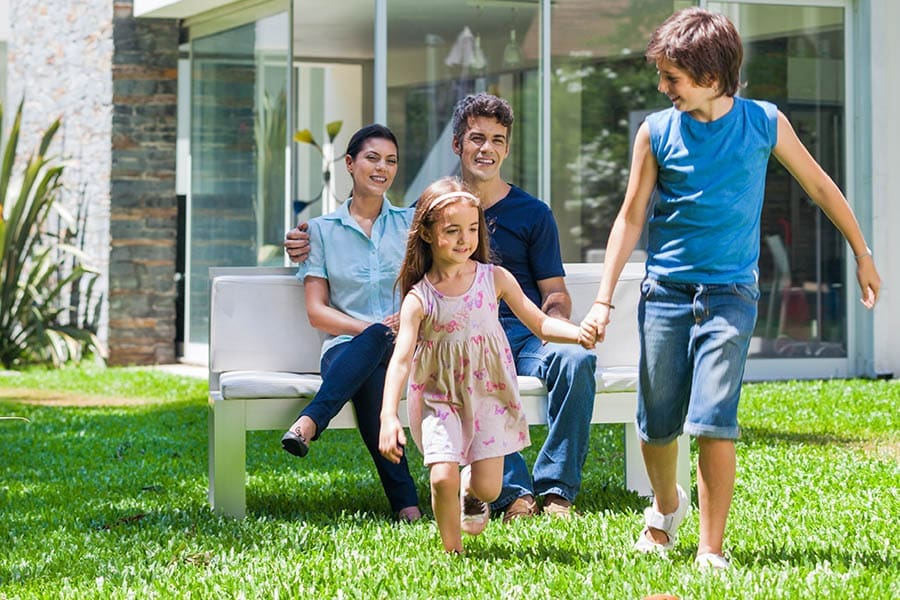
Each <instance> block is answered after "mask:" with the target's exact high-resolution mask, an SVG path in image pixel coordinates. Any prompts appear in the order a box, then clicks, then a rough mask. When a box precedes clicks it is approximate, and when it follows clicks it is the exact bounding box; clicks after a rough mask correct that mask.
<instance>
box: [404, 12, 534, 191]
mask: <svg viewBox="0 0 900 600" xmlns="http://www.w3.org/2000/svg"><path fill="white" fill-rule="evenodd" d="M421 4H422V3H421V2H419V0H397V1H393V0H392V1H391V2H389V3H388V123H387V124H388V126H389V127H391V129H392V130H393V131H394V133H395V134H396V135H397V139H398V141H399V142H400V170H399V173H398V175H397V179H396V180H395V183H394V186H393V188H392V199H393V200H394V201H395V202H397V203H400V204H408V203H409V202H412V201H413V200H415V199H416V198H417V197H418V195H419V194H420V193H421V192H422V190H423V189H425V187H426V186H427V185H428V184H429V183H431V182H432V181H434V180H435V179H437V178H438V177H441V176H444V175H449V174H458V172H459V159H458V157H457V156H456V155H455V154H453V152H452V149H451V140H452V131H451V124H450V123H451V120H450V118H451V116H452V112H453V107H454V105H455V104H456V102H457V101H458V100H460V99H461V98H463V97H464V96H465V95H466V94H470V93H475V92H483V91H484V92H490V93H492V94H496V95H497V96H500V97H502V98H505V99H507V100H508V101H509V102H510V103H511V104H512V107H513V110H514V111H515V115H516V122H515V124H514V125H513V130H512V137H511V145H510V156H509V158H508V159H507V160H506V161H505V162H504V164H503V171H502V175H503V177H504V178H505V179H506V180H507V181H509V182H511V183H514V184H516V185H518V186H520V187H522V188H524V189H525V190H527V191H529V192H531V193H534V194H537V193H538V187H537V186H538V179H537V178H538V131H539V120H538V99H539V92H540V90H539V82H538V59H539V47H540V43H539V42H540V11H539V4H538V3H537V2H484V3H480V2H452V3H451V2H429V3H428V10H427V11H423V10H422V7H421Z"/></svg>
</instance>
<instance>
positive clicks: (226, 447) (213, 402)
mask: <svg viewBox="0 0 900 600" xmlns="http://www.w3.org/2000/svg"><path fill="white" fill-rule="evenodd" d="M216 396H218V395H216ZM244 404H245V403H244V402H242V401H240V400H229V401H227V402H225V401H223V400H222V399H221V398H220V397H219V398H213V397H211V398H210V401H209V504H210V506H212V509H213V510H214V511H215V512H217V513H219V514H223V515H226V516H229V517H237V518H241V519H242V518H243V517H244V513H245V511H246V508H247V496H246V489H245V484H246V475H247V429H246V425H247V424H246V418H245V415H246V412H245V406H244Z"/></svg>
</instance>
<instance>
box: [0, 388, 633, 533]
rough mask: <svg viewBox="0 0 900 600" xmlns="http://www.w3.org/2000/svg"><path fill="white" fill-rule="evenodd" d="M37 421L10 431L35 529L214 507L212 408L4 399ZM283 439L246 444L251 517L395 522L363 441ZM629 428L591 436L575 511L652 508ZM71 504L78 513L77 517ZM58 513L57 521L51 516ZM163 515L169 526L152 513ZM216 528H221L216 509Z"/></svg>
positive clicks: (276, 435)
mask: <svg viewBox="0 0 900 600" xmlns="http://www.w3.org/2000/svg"><path fill="white" fill-rule="evenodd" d="M0 410H3V411H5V412H7V413H15V414H21V415H22V416H25V417H28V418H29V419H30V420H31V422H30V423H19V424H15V425H12V426H4V427H0V447H2V448H3V449H4V452H3V454H4V456H3V462H4V463H5V465H6V467H7V473H6V480H7V482H8V483H12V482H15V488H16V490H17V491H14V492H11V494H10V495H9V499H10V500H11V501H12V502H13V503H16V502H20V501H21V502H27V503H29V504H31V505H33V506H36V507H40V508H36V512H35V513H34V514H32V515H31V516H28V515H26V514H22V515H21V517H22V518H23V519H25V520H28V519H36V520H37V521H42V520H44V519H45V518H46V515H47V514H51V515H52V520H53V521H54V522H57V523H72V522H73V521H75V522H78V523H80V525H81V526H85V525H86V526H87V527H89V528H97V529H108V530H115V531H127V530H129V529H132V528H133V527H134V526H136V525H140V526H142V527H143V526H147V525H149V524H150V523H156V522H157V521H158V519H161V521H160V522H161V523H166V522H167V520H166V519H165V518H164V516H163V515H165V514H166V513H168V512H171V513H175V512H179V511H187V512H189V513H191V514H195V515H196V513H197V512H198V511H199V512H200V513H201V514H202V510H203V509H204V508H206V507H207V496H206V493H207V486H208V479H207V477H208V468H207V460H208V455H207V433H208V423H207V408H206V406H205V405H203V404H199V403H196V402H192V401H184V402H177V403H171V404H164V405H158V404H157V405H145V406H139V407H137V406H130V407H86V408H76V407H48V406H35V405H26V404H20V403H14V402H0ZM280 435H281V432H278V431H259V432H256V431H254V432H250V433H249V434H248V436H247V474H248V483H247V509H248V510H247V512H248V516H250V517H251V518H252V517H264V518H274V519H278V520H286V521H291V520H303V521H309V522H311V523H316V524H325V523H328V522H330V521H333V520H335V519H337V518H339V517H341V516H342V515H347V514H365V515H368V516H370V517H371V518H375V519H377V518H383V519H385V520H388V521H389V520H392V518H393V515H392V514H391V511H390V508H389V505H388V502H387V499H386V497H385V495H384V492H383V490H382V488H381V484H380V481H379V480H378V477H377V475H376V472H375V468H374V465H373V464H372V460H371V457H370V456H369V454H368V452H367V451H366V449H365V447H364V446H363V443H362V441H361V440H360V438H359V434H358V432H356V431H354V430H334V431H329V432H327V435H325V436H323V438H322V441H320V442H317V443H316V444H315V445H314V447H313V449H312V451H311V453H310V455H309V456H308V457H306V458H304V459H298V458H296V457H293V456H291V455H288V454H287V453H285V452H284V451H283V450H282V449H281V445H280V442H279V440H280ZM532 437H533V444H532V446H531V447H530V448H528V449H527V450H526V452H525V458H526V462H527V463H528V464H529V465H532V464H533V463H534V459H535V457H536V455H537V452H538V449H539V448H540V445H541V444H542V443H543V441H544V439H545V437H546V427H533V428H532ZM623 454H624V448H623V443H622V435H621V428H620V427H617V426H594V427H592V428H591V449H590V453H589V455H588V458H587V461H586V464H585V468H584V480H583V484H582V489H581V491H580V493H579V495H578V497H577V498H576V508H577V509H578V510H579V511H581V512H582V513H585V514H587V513H599V512H604V511H613V512H637V511H640V510H642V509H643V507H644V505H645V504H646V501H645V500H643V499H641V498H639V497H638V496H637V495H636V494H633V493H630V492H627V491H626V490H625V489H624V477H623V474H622V461H623ZM409 461H410V465H411V467H410V471H411V473H412V476H413V479H414V481H415V483H416V487H417V490H418V493H419V499H420V506H421V507H422V509H423V511H425V512H426V513H429V512H430V500H429V494H430V490H429V480H428V471H427V469H426V468H425V467H424V466H423V465H422V459H421V456H420V455H419V454H418V451H417V450H415V449H414V448H410V455H409ZM73 506H75V507H80V508H76V509H74V510H73V508H72V507H73ZM46 511H49V512H46ZM155 513H159V515H160V516H159V517H156V516H154V514H155ZM209 515H210V519H211V520H215V516H214V515H213V513H212V512H209Z"/></svg>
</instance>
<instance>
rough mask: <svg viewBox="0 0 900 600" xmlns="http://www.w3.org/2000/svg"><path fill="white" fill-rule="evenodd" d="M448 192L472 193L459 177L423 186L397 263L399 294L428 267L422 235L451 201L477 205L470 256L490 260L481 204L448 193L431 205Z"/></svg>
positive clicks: (428, 248)
mask: <svg viewBox="0 0 900 600" xmlns="http://www.w3.org/2000/svg"><path fill="white" fill-rule="evenodd" d="M451 192H467V193H470V194H471V193H472V192H471V191H470V190H469V189H468V188H467V187H466V184H464V183H463V182H462V180H460V179H459V178H457V177H443V178H441V179H438V180H437V181H435V182H434V183H432V184H431V185H429V186H428V187H427V188H425V191H424V192H422V195H421V196H419V199H418V200H417V201H416V214H415V215H414V216H413V222H412V225H410V227H409V238H408V239H407V241H406V256H404V258H403V264H402V265H400V274H399V275H398V276H397V283H396V284H395V287H396V288H398V289H399V290H400V294H401V296H406V294H407V293H408V292H409V290H411V289H412V286H413V285H415V284H416V283H417V282H418V281H419V280H420V279H422V277H424V276H425V273H427V272H428V269H430V268H431V263H432V254H431V244H429V243H428V242H426V241H425V238H424V237H423V234H424V233H425V232H427V231H431V230H432V227H434V225H435V223H437V222H438V221H440V219H441V212H442V211H443V210H444V208H446V207H448V206H450V205H451V204H455V203H457V202H465V203H467V204H469V205H470V206H476V207H477V208H478V247H477V248H475V252H473V253H472V259H473V260H476V261H478V262H480V263H489V262H491V246H490V241H489V240H488V230H487V223H486V222H485V220H484V209H482V208H481V204H480V203H476V202H475V201H473V200H472V199H470V198H467V197H465V196H451V197H450V198H447V199H446V200H442V201H441V202H440V203H439V204H438V205H437V206H431V203H432V202H433V201H434V199H435V198H437V197H438V196H442V195H443V194H447V193H451Z"/></svg>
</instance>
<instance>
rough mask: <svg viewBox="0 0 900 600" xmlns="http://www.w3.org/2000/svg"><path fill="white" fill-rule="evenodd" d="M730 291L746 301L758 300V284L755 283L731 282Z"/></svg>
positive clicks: (753, 301)
mask: <svg viewBox="0 0 900 600" xmlns="http://www.w3.org/2000/svg"><path fill="white" fill-rule="evenodd" d="M731 291H732V292H733V293H734V295H735V296H737V297H739V298H741V299H742V300H746V301H747V302H751V303H753V304H755V303H757V302H758V301H759V296H760V292H759V285H758V284H755V283H733V284H731Z"/></svg>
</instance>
